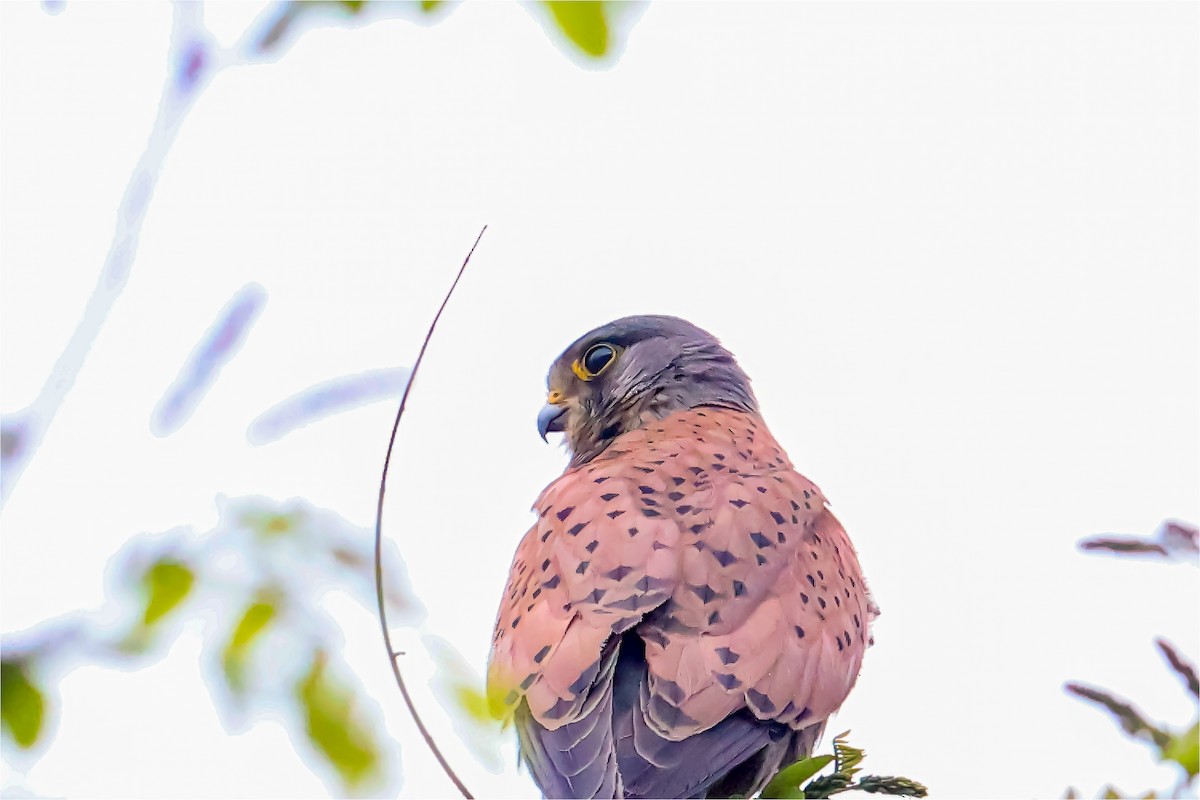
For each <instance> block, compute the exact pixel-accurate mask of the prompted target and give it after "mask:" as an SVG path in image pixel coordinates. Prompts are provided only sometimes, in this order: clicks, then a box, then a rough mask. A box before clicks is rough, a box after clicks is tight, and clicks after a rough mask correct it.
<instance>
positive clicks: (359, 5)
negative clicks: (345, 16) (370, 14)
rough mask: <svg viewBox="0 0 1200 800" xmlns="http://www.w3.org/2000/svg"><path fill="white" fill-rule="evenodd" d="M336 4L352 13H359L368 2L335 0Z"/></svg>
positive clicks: (362, 0) (364, 0) (363, 0)
mask: <svg viewBox="0 0 1200 800" xmlns="http://www.w3.org/2000/svg"><path fill="white" fill-rule="evenodd" d="M334 2H335V5H339V6H341V7H342V8H343V9H345V10H346V11H349V12H350V13H351V14H357V13H359V12H360V11H362V10H363V6H365V5H366V4H367V2H366V0H334Z"/></svg>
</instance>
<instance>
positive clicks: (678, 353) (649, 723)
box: [489, 317, 877, 797]
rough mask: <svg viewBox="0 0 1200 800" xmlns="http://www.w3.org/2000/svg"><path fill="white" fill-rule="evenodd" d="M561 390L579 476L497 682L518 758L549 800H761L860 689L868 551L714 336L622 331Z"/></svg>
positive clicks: (539, 559) (518, 608)
mask: <svg viewBox="0 0 1200 800" xmlns="http://www.w3.org/2000/svg"><path fill="white" fill-rule="evenodd" d="M598 347H601V348H603V347H607V348H609V349H610V350H611V353H610V352H604V351H603V350H601V351H600V352H599V354H597V348H598ZM598 366H599V367H600V369H599V371H597V369H595V368H596V367H598ZM549 382H550V389H551V395H550V397H551V405H550V406H548V410H545V411H543V414H542V415H541V416H539V427H540V428H542V430H543V433H544V432H545V431H546V430H556V429H561V430H563V431H564V432H565V433H566V434H567V439H568V443H569V445H570V447H571V450H572V455H573V458H572V464H571V466H569V467H568V469H567V470H566V472H564V474H563V475H562V476H561V477H559V478H558V479H557V480H556V481H554V482H553V483H551V484H550V486H548V487H547V488H546V489H545V491H543V493H542V495H541V496H540V497H539V498H538V500H537V502H536V504H535V506H534V509H535V511H536V513H537V522H536V523H535V524H534V526H533V527H532V528H531V529H530V530H529V532H528V533H527V534H526V535H525V538H524V539H523V540H522V542H521V544H520V546H519V547H518V550H517V553H516V557H515V559H514V562H513V567H512V571H511V574H510V578H509V582H508V586H507V587H506V589H505V595H504V598H503V600H502V602H501V606H500V612H499V616H498V619H497V622H496V629H495V633H494V636H493V644H492V655H491V659H490V664H489V688H490V690H491V691H492V693H493V694H494V696H496V697H497V698H499V699H500V701H501V705H502V706H503V707H504V709H505V710H506V712H507V713H509V714H511V715H512V716H513V717H514V718H515V721H516V725H517V729H518V735H519V738H520V743H521V751H522V757H523V759H524V760H525V762H526V764H527V765H528V766H529V768H530V771H531V773H532V775H533V777H534V779H535V781H536V782H537V783H538V785H539V787H540V788H541V789H542V791H543V792H544V793H545V794H546V795H547V796H550V797H691V796H706V795H707V796H729V795H730V794H741V795H743V796H748V795H749V794H751V793H753V792H755V791H758V790H759V789H761V788H762V786H763V785H765V783H766V782H767V781H768V780H769V779H770V777H771V776H772V775H773V774H774V773H775V772H776V771H777V770H778V769H779V768H780V767H781V766H786V764H787V763H790V762H791V761H792V760H795V759H796V758H798V757H800V756H802V755H804V754H806V753H808V752H810V751H811V748H812V746H813V744H814V742H815V741H816V739H817V738H818V737H819V735H820V733H821V731H822V729H823V726H824V723H825V720H826V719H828V717H829V716H830V714H832V713H833V712H834V711H836V710H837V708H838V707H839V706H840V705H841V704H842V702H843V701H844V700H845V699H846V696H847V695H848V694H849V692H850V689H851V687H852V686H853V685H854V682H855V680H856V679H857V676H858V673H859V669H860V666H861V664H862V658H863V653H864V651H865V650H866V648H867V646H868V644H869V643H870V641H871V639H870V623H871V620H872V619H873V618H874V616H875V614H876V613H877V612H876V608H875V605H874V603H873V602H872V600H871V598H870V595H869V594H868V592H867V590H866V585H865V583H864V580H863V577H862V573H861V570H860V567H859V564H858V560H857V557H856V556H855V552H854V549H853V547H852V546H851V544H850V541H849V539H848V538H847V536H846V534H845V532H844V531H843V529H842V527H841V525H840V524H839V523H838V522H837V520H836V519H835V518H834V517H833V515H832V514H831V513H830V511H829V510H828V508H827V507H826V503H825V498H824V496H823V495H822V494H821V492H820V490H819V489H818V488H817V487H816V486H815V485H813V484H812V483H811V482H809V481H808V480H807V479H805V478H804V477H802V476H801V475H799V474H798V473H797V472H796V471H795V470H794V468H793V466H792V463H791V461H790V460H789V459H788V457H787V455H786V454H785V453H784V451H783V449H782V448H781V447H780V446H779V444H778V443H777V442H776V441H775V439H774V438H773V437H772V436H771V434H770V432H769V431H768V430H767V428H766V425H765V424H764V422H763V420H762V418H761V416H760V415H759V413H758V408H757V402H756V401H755V399H754V395H753V393H752V392H751V390H750V387H749V380H748V379H747V378H746V377H745V375H744V374H743V373H742V372H741V370H740V368H738V367H737V364H736V362H735V361H734V360H733V358H732V356H730V355H729V354H728V352H727V351H725V350H724V349H723V348H722V347H721V346H720V344H719V343H718V342H717V341H716V340H715V339H714V338H712V337H711V336H709V335H708V334H706V333H705V332H703V331H701V330H700V329H698V328H696V327H694V326H692V325H690V324H689V323H686V322H684V321H682V320H677V319H674V318H671V317H633V318H627V319H625V320H618V321H617V322H614V323H611V324H610V325H608V326H605V327H603V328H600V329H597V330H596V331H593V332H591V333H589V334H587V335H586V336H584V337H582V338H581V339H580V340H579V341H577V342H576V343H574V344H573V345H572V346H571V347H570V348H568V349H567V351H566V352H565V353H564V354H563V356H561V357H560V359H559V360H558V361H557V362H556V363H555V365H554V367H552V369H551V373H550V379H549Z"/></svg>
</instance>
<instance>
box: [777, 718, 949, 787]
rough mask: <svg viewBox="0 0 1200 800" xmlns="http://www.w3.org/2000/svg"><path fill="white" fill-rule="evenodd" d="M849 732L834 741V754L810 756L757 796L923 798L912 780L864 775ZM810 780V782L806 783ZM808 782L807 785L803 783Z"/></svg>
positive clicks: (858, 751) (782, 772)
mask: <svg viewBox="0 0 1200 800" xmlns="http://www.w3.org/2000/svg"><path fill="white" fill-rule="evenodd" d="M849 735H850V731H846V732H845V733H840V734H838V735H837V736H835V737H834V738H833V754H832V755H830V754H825V755H819V756H812V757H810V758H804V759H801V760H800V761H797V762H796V763H795V764H792V765H790V766H788V767H785V768H784V769H782V770H780V771H779V773H778V774H776V776H775V777H774V778H773V779H772V780H771V782H770V783H769V784H767V788H765V789H763V791H762V794H761V795H760V796H761V797H763V798H788V800H795V799H796V798H800V800H805V799H806V798H815V797H832V796H833V795H835V794H841V793H842V792H849V791H859V792H869V793H871V794H886V795H892V796H894V797H924V796H925V795H926V794H927V793H928V791H927V790H926V788H925V787H924V786H923V785H922V784H920V783H917V782H916V781H914V780H912V779H911V778H899V777H893V776H891V775H863V776H861V777H859V775H858V773H859V772H861V771H862V767H861V766H859V765H860V764H862V761H863V758H865V757H866V753H865V752H864V751H863V750H861V749H860V748H857V747H851V746H850V743H849V742H848V741H847V739H846V737H848V736H849ZM830 762H832V763H833V772H831V773H830V774H828V775H821V776H819V777H816V778H814V777H813V776H814V775H816V774H817V773H819V772H820V771H821V770H823V769H825V767H827V766H829V764H830ZM810 778H811V780H809V779H810ZM805 781H808V783H805Z"/></svg>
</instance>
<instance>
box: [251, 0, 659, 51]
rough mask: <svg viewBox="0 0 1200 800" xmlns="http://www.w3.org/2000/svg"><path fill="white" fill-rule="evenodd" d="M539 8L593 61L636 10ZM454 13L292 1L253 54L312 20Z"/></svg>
mask: <svg viewBox="0 0 1200 800" xmlns="http://www.w3.org/2000/svg"><path fill="white" fill-rule="evenodd" d="M537 6H540V7H541V9H544V10H545V11H546V12H548V13H546V14H545V19H546V23H547V24H548V26H549V27H550V28H551V29H552V30H553V31H554V32H556V33H558V34H561V35H562V37H563V38H564V40H565V41H564V42H563V44H565V45H566V47H567V49H568V52H570V53H571V54H573V55H575V54H578V55H582V56H584V57H585V58H588V59H593V60H596V59H603V58H605V57H607V56H609V55H611V54H612V53H613V52H614V51H615V50H616V47H615V45H616V41H615V39H616V35H617V33H619V32H620V31H621V30H622V28H621V26H619V25H615V24H614V19H613V18H614V16H615V15H617V14H622V13H624V12H627V11H629V10H632V9H634V8H635V4H634V3H631V2H613V1H612V0H539V2H538V3H537ZM450 8H453V5H451V4H449V3H444V2H440V0H421V2H393V1H391V0H316V1H315V2H314V1H313V0H290V1H289V2H284V3H281V4H279V5H278V6H277V10H276V12H275V14H274V16H273V17H271V18H270V19H269V21H268V24H266V25H265V26H264V27H263V28H262V30H261V33H260V34H259V35H258V36H257V37H256V42H255V49H256V50H257V51H258V52H260V53H262V54H264V55H274V54H275V53H276V52H277V51H278V50H280V49H281V48H284V47H286V45H287V43H288V42H289V41H290V40H291V38H292V36H293V34H294V32H295V31H297V30H299V29H300V28H301V26H300V25H298V23H302V22H303V23H308V21H310V20H327V21H330V22H333V23H335V24H336V23H342V24H349V25H362V24H366V23H368V22H371V21H373V20H375V19H386V18H395V17H405V18H408V19H412V20H414V21H418V22H423V21H436V20H438V19H440V17H441V15H442V13H443V12H445V11H447V10H448V9H450ZM532 8H535V9H536V6H535V7H532ZM537 16H538V17H539V18H540V17H541V15H540V14H539V15H537Z"/></svg>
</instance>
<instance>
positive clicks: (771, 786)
mask: <svg viewBox="0 0 1200 800" xmlns="http://www.w3.org/2000/svg"><path fill="white" fill-rule="evenodd" d="M831 761H833V756H830V755H824V756H813V757H812V758H805V759H801V760H800V761H797V762H796V763H794V764H792V765H791V766H790V767H786V768H784V769H782V770H780V771H779V772H778V773H777V774H776V775H775V777H774V778H772V779H771V782H770V783H768V784H767V788H765V789H763V791H762V797H764V798H803V797H804V790H803V789H801V788H800V787H801V784H803V783H804V782H805V781H806V780H808V779H809V778H811V777H812V776H813V775H816V774H817V773H818V772H820V771H821V770H823V769H824V768H825V767H826V766H827V765H828V764H829V762H831Z"/></svg>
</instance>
